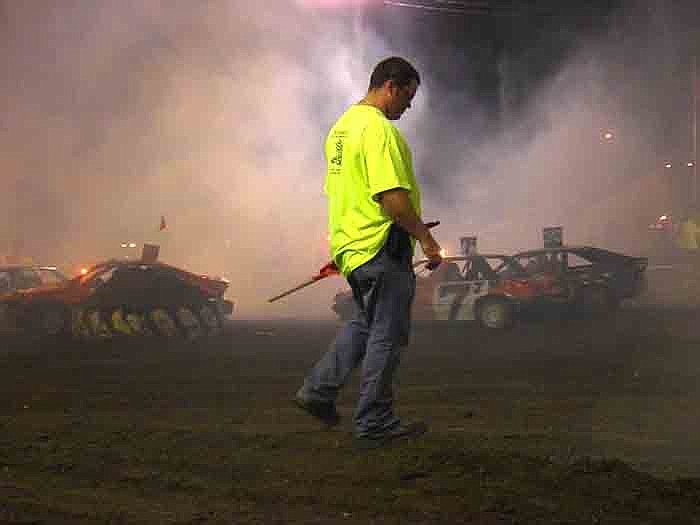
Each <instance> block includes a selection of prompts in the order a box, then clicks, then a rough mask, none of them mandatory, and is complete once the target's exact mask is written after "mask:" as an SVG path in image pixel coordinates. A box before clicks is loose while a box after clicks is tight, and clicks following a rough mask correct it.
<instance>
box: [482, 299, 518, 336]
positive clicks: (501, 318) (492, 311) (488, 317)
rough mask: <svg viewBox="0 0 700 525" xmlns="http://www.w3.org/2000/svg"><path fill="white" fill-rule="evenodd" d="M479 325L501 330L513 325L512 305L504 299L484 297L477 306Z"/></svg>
mask: <svg viewBox="0 0 700 525" xmlns="http://www.w3.org/2000/svg"><path fill="white" fill-rule="evenodd" d="M477 318H478V320H479V323H480V324H481V326H483V327H485V328H489V329H492V330H503V329H505V328H510V327H511V326H512V325H513V307H512V306H511V304H510V303H509V302H508V301H507V300H506V299H498V298H490V299H485V300H484V301H482V302H481V304H479V307H478V317H477Z"/></svg>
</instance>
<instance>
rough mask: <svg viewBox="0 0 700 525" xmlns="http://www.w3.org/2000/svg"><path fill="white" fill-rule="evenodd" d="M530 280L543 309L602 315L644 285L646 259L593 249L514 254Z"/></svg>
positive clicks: (541, 250)
mask: <svg viewBox="0 0 700 525" xmlns="http://www.w3.org/2000/svg"><path fill="white" fill-rule="evenodd" d="M514 257H515V259H516V260H517V261H518V263H519V264H520V266H522V267H523V268H524V269H525V271H526V273H527V275H528V278H529V279H534V280H538V281H540V282H541V285H542V294H541V296H540V298H539V300H538V302H539V304H540V305H542V306H554V305H558V306H561V305H563V306H566V307H567V308H570V309H572V310H575V311H577V312H580V313H583V314H593V315H595V314H604V313H607V312H610V311H612V310H614V309H616V308H617V307H618V306H619V305H620V303H621V302H622V301H623V300H624V299H631V298H634V297H636V296H638V295H639V294H641V293H642V292H643V291H644V289H645V286H646V275H645V271H646V268H647V265H648V260H647V258H646V257H632V256H629V255H624V254H621V253H618V252H613V251H610V250H605V249H603V248H596V247H593V246H562V247H558V248H543V249H537V250H529V251H524V252H520V253H517V254H515V255H514Z"/></svg>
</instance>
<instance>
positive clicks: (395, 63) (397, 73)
mask: <svg viewBox="0 0 700 525" xmlns="http://www.w3.org/2000/svg"><path fill="white" fill-rule="evenodd" d="M387 80H393V81H394V82H396V84H397V85H398V86H399V87H406V86H408V84H410V83H411V80H415V81H416V84H418V85H420V75H419V74H418V71H416V68H414V67H413V66H412V65H411V64H409V63H408V61H407V60H404V59H403V58H401V57H389V58H385V59H384V60H382V61H381V62H379V64H377V65H376V66H375V67H374V71H372V76H371V77H370V78H369V88H370V89H377V88H380V87H382V86H383V85H384V82H386V81H387Z"/></svg>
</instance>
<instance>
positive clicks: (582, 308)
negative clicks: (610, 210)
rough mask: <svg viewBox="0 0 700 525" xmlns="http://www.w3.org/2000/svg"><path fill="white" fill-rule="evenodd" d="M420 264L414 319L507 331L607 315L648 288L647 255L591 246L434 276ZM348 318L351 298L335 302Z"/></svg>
mask: <svg viewBox="0 0 700 525" xmlns="http://www.w3.org/2000/svg"><path fill="white" fill-rule="evenodd" d="M425 262H426V261H420V262H418V263H417V264H416V269H417V275H416V297H415V300H414V303H413V310H412V314H413V318H414V319H418V320H455V321H468V320H476V321H479V322H480V323H481V324H482V325H483V326H486V327H488V328H506V327H508V326H510V325H512V324H513V321H514V320H515V319H516V318H517V317H518V316H519V315H521V314H526V313H545V314H546V313H548V312H552V311H555V310H556V311H557V312H562V311H564V312H572V313H580V314H583V315H601V314H605V313H609V312H611V311H613V310H614V309H615V308H617V307H618V306H619V304H620V303H621V302H622V301H623V300H624V299H629V298H634V297H636V296H637V295H639V294H640V293H642V291H643V290H644V288H645V284H646V279H645V270H646V267H647V262H648V261H647V259H646V258H645V257H631V256H627V255H623V254H620V253H617V252H612V251H609V250H604V249H602V248H595V247H591V246H576V247H566V246H564V247H559V248H548V249H538V250H530V251H526V252H520V253H518V254H516V255H514V256H508V255H486V254H474V255H470V256H464V257H446V258H445V259H444V262H443V264H441V265H440V266H439V267H438V268H437V269H436V270H435V271H433V272H431V273H428V272H425V271H423V270H424V266H425ZM332 309H333V311H334V312H335V313H336V315H337V316H338V317H339V318H340V319H341V320H348V319H351V318H352V317H353V316H354V313H355V305H354V301H353V298H352V294H351V292H350V291H349V290H348V291H343V292H340V293H339V294H337V295H336V296H335V301H334V304H333V306H332Z"/></svg>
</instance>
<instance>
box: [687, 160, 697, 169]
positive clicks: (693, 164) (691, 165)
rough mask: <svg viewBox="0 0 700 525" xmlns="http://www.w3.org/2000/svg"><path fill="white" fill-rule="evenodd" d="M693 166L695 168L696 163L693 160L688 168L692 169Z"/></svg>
mask: <svg viewBox="0 0 700 525" xmlns="http://www.w3.org/2000/svg"><path fill="white" fill-rule="evenodd" d="M693 166H695V163H694V162H693V161H692V160H691V161H690V162H689V163H688V167H689V168H692V167H693Z"/></svg>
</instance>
